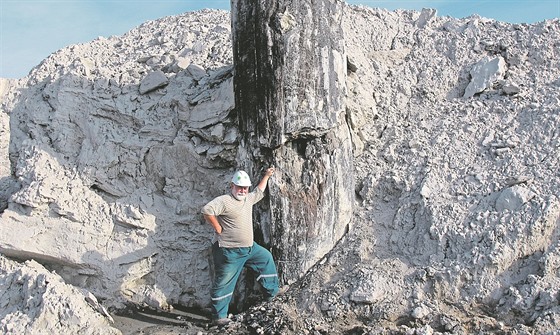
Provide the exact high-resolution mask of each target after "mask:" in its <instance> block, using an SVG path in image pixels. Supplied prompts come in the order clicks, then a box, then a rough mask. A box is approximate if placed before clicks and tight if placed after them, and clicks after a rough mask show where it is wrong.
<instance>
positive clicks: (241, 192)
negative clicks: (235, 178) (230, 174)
mask: <svg viewBox="0 0 560 335" xmlns="http://www.w3.org/2000/svg"><path fill="white" fill-rule="evenodd" d="M247 193H249V187H248V186H237V185H235V184H233V183H232V184H231V194H233V196H234V197H235V199H237V200H243V199H245V197H246V196H247Z"/></svg>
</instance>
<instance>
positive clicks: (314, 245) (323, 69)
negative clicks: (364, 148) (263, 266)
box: [232, 1, 354, 281]
mask: <svg viewBox="0 0 560 335" xmlns="http://www.w3.org/2000/svg"><path fill="white" fill-rule="evenodd" d="M234 4H235V5H234V7H233V8H232V15H233V20H234V24H233V32H232V35H233V50H234V65H235V74H236V75H235V78H234V87H235V97H236V104H235V105H236V110H237V113H238V115H239V126H240V131H241V135H242V139H243V142H242V143H243V146H242V148H241V150H240V157H241V159H240V160H239V163H240V164H241V165H245V166H247V167H248V168H249V170H253V171H255V172H258V171H262V170H263V169H264V168H266V165H273V166H275V167H276V168H277V171H278V173H277V174H276V176H275V178H274V179H273V181H272V182H271V183H270V200H269V207H268V208H266V207H265V208H263V209H262V210H263V213H262V214H261V215H260V218H261V220H259V222H260V225H261V229H262V231H263V236H264V239H265V241H266V242H268V244H269V245H271V246H272V249H273V252H274V254H275V256H276V259H277V262H278V267H279V272H280V274H281V276H282V277H283V278H284V280H288V281H293V280H296V279H298V278H300V277H301V276H302V275H303V274H304V273H305V272H306V271H307V270H308V269H309V268H310V267H311V266H313V265H314V264H315V263H316V262H317V261H318V260H319V259H321V258H322V257H323V256H324V255H325V254H326V253H327V252H329V251H330V250H331V249H332V247H333V246H334V245H335V244H336V242H337V241H338V240H339V239H340V238H341V237H342V235H343V234H344V233H345V232H346V230H347V228H348V225H349V224H350V219H351V214H352V204H353V190H354V177H353V173H352V171H353V158H352V142H351V139H350V133H349V127H348V125H347V123H346V110H345V103H344V98H345V93H346V80H345V78H346V53H345V46H344V36H343V31H342V13H343V10H342V8H343V4H342V3H341V2H339V1H318V2H301V3H300V2H298V3H293V2H292V1H267V2H263V3H259V4H256V5H255V3H254V2H251V1H236V2H234Z"/></svg>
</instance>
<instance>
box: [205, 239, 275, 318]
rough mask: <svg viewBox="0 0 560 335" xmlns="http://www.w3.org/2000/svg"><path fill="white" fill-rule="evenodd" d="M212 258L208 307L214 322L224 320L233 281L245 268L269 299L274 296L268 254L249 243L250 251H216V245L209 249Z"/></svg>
mask: <svg viewBox="0 0 560 335" xmlns="http://www.w3.org/2000/svg"><path fill="white" fill-rule="evenodd" d="M212 255H213V258H214V283H213V285H212V307H213V309H214V317H215V318H217V319H221V318H225V317H227V313H228V307H229V303H230V302H231V298H232V297H233V291H234V289H235V284H236V283H237V279H238V278H239V275H240V274H241V271H242V270H243V267H248V268H250V269H252V270H253V271H255V273H256V274H257V281H258V282H259V283H260V284H261V285H262V287H263V288H264V289H265V291H266V293H267V294H268V296H269V297H274V296H275V295H276V294H277V293H278V274H277V273H276V265H274V260H273V259H272V254H271V253H270V252H269V251H268V250H266V249H265V248H263V247H261V246H260V245H258V244H257V243H254V242H253V246H252V247H246V248H220V247H219V246H218V243H217V242H216V243H214V245H212Z"/></svg>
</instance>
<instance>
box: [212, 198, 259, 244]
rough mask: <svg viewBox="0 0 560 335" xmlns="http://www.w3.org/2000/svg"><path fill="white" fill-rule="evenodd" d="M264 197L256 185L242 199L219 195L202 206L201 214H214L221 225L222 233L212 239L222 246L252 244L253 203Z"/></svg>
mask: <svg viewBox="0 0 560 335" xmlns="http://www.w3.org/2000/svg"><path fill="white" fill-rule="evenodd" d="M263 197H264V193H263V191H261V189H260V188H258V187H256V188H255V189H254V190H253V192H251V193H249V194H247V196H246V197H245V199H244V200H237V199H235V197H234V196H233V195H232V194H225V195H221V196H219V197H217V198H214V200H212V201H210V202H209V203H207V204H206V205H205V206H204V207H203V208H202V214H206V215H214V216H216V218H217V219H218V222H219V223H220V225H221V226H222V233H221V234H218V233H216V234H215V235H214V241H216V240H217V241H218V245H219V246H220V247H222V248H243V247H250V246H252V245H253V205H254V204H255V203H257V202H259V201H260V200H261V199H262V198H263Z"/></svg>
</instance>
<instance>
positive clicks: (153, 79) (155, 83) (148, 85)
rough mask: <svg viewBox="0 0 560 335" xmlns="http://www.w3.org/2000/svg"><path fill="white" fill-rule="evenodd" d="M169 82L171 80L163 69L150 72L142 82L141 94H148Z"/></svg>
mask: <svg viewBox="0 0 560 335" xmlns="http://www.w3.org/2000/svg"><path fill="white" fill-rule="evenodd" d="M168 83H169V80H168V79H167V77H166V76H165V73H163V72H162V71H161V70H156V71H153V72H150V73H149V74H148V75H147V76H146V77H145V78H144V79H143V80H142V82H141V83H140V88H139V90H138V91H139V92H140V94H146V93H149V92H152V91H154V90H157V89H158V88H161V87H164V86H166V85H167V84H168Z"/></svg>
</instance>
